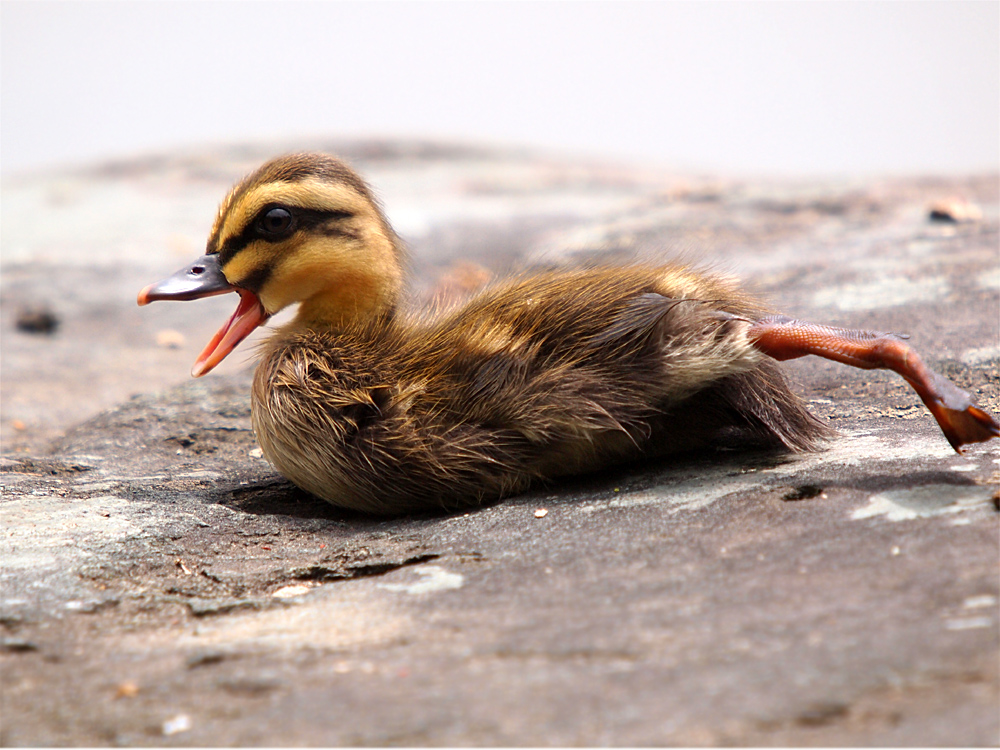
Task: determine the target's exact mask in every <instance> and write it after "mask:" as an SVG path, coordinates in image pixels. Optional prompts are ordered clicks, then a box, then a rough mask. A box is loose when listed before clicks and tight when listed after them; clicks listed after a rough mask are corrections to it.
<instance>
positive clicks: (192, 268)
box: [138, 254, 269, 378]
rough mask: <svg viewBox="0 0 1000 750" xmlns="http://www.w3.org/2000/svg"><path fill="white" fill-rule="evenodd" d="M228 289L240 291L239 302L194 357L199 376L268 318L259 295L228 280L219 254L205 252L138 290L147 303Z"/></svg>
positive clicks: (140, 296) (194, 372)
mask: <svg viewBox="0 0 1000 750" xmlns="http://www.w3.org/2000/svg"><path fill="white" fill-rule="evenodd" d="M226 292H236V293H238V294H239V295H240V304H239V306H238V307H237V308H236V312H234V313H233V315H232V317H231V318H230V319H229V320H228V321H227V322H226V324H225V325H224V326H223V327H222V328H220V329H219V332H218V333H216V334H215V336H213V337H212V340H211V341H209V342H208V346H206V347H205V349H204V351H202V353H201V354H199V355H198V359H197V360H195V363H194V367H193V368H192V369H191V375H192V376H194V377H196V378H200V377H201V376H202V375H204V374H205V373H207V372H210V371H211V370H212V369H213V368H214V367H215V366H216V365H217V364H219V363H220V362H221V361H222V360H224V359H225V358H226V356H227V355H228V354H229V353H230V352H231V351H232V350H233V349H235V348H236V346H237V345H238V344H239V343H240V342H241V341H242V340H243V339H245V338H246V337H247V336H249V335H250V334H251V333H253V331H254V329H255V328H257V327H258V326H260V325H263V324H264V323H265V322H266V321H267V319H268V317H269V316H268V314H267V312H265V310H264V306H263V305H262V304H261V303H260V299H259V298H258V297H257V295H256V294H254V293H253V292H251V291H249V290H248V289H241V288H240V287H237V286H233V285H232V284H230V283H229V281H227V280H226V276H225V274H223V273H222V268H220V267H219V256H218V255H216V254H212V255H203V256H201V257H200V258H198V260H196V261H195V262H194V263H192V264H191V265H189V266H186V267H184V268H182V269H181V270H180V271H178V272H177V273H175V274H174V275H173V276H170V277H168V278H166V279H164V280H163V281H160V282H157V283H156V284H150V285H149V286H147V287H146V288H145V289H143V290H142V291H141V292H139V298H138V302H139V304H140V305H148V304H149V303H150V302H155V301H156V300H161V299H172V300H191V299H201V298H202V297H213V296H215V295H216V294H225V293H226Z"/></svg>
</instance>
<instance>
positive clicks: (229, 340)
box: [191, 289, 268, 378]
mask: <svg viewBox="0 0 1000 750" xmlns="http://www.w3.org/2000/svg"><path fill="white" fill-rule="evenodd" d="M236 291H237V292H239V295H240V304H239V306H238V307H237V308H236V312H234V313H233V317H231V318H230V319H229V320H228V321H227V322H226V324H225V325H224V326H222V328H220V329H219V332H218V333H216V334H215V336H213V337H212V340H211V341H209V342H208V346H206V347H205V350H204V351H203V352H202V353H201V354H199V355H198V359H197V360H195V363H194V367H192V368H191V375H193V376H194V377H196V378H200V377H201V376H202V375H204V374H205V373H206V372H211V371H212V369H213V368H214V367H215V366H216V365H217V364H219V362H221V361H222V360H224V359H225V358H226V356H227V355H228V354H229V352H231V351H232V350H233V349H235V348H236V346H237V345H238V344H239V343H240V342H241V341H242V340H243V339H245V338H246V337H247V336H249V335H250V334H251V333H253V331H254V329H255V328H257V326H259V325H261V324H263V323H264V322H266V321H267V319H268V314H267V313H266V312H264V306H263V305H261V304H260V300H259V299H257V295H256V294H254V293H253V292H248V291H247V290H245V289H237V290H236Z"/></svg>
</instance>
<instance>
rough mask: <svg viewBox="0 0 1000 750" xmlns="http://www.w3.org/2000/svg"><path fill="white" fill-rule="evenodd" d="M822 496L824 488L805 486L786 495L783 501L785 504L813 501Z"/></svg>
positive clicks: (812, 485)
mask: <svg viewBox="0 0 1000 750" xmlns="http://www.w3.org/2000/svg"><path fill="white" fill-rule="evenodd" d="M821 494H823V488H822V487H819V486H817V485H815V484H804V485H802V486H801V487H796V488H794V489H793V490H791V491H790V492H787V493H785V495H783V496H782V498H781V499H782V500H784V501H785V502H796V501H798V500H811V499H812V498H814V497H817V496H818V495H821Z"/></svg>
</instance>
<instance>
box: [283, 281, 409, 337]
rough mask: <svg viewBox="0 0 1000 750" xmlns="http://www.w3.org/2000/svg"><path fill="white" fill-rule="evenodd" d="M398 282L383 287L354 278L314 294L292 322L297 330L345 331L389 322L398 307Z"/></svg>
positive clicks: (379, 283)
mask: <svg viewBox="0 0 1000 750" xmlns="http://www.w3.org/2000/svg"><path fill="white" fill-rule="evenodd" d="M399 285H400V284H399V282H398V281H396V282H395V283H393V284H391V285H386V284H385V280H384V279H382V280H379V282H378V283H376V282H375V281H374V280H373V279H370V278H353V279H350V280H347V283H343V284H340V285H338V286H337V288H335V289H328V290H325V291H323V292H319V293H317V294H314V295H313V296H312V297H310V298H309V299H307V300H304V301H303V302H302V303H301V304H300V305H299V309H298V312H297V313H296V315H295V318H294V320H293V322H292V325H293V326H294V327H296V328H306V329H325V330H334V331H337V330H345V329H348V328H355V327H357V326H362V325H366V324H368V323H371V322H374V321H376V320H384V319H391V318H392V317H393V316H394V315H395V312H396V308H397V306H398V304H399V297H400V289H399Z"/></svg>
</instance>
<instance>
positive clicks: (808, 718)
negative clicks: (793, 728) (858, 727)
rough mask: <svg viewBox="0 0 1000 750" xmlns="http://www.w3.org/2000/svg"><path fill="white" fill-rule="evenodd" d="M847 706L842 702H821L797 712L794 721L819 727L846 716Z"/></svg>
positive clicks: (806, 725) (807, 725)
mask: <svg viewBox="0 0 1000 750" xmlns="http://www.w3.org/2000/svg"><path fill="white" fill-rule="evenodd" d="M849 710H850V707H849V706H845V705H844V704H842V703H822V704H819V705H815V706H811V707H810V708H807V709H806V710H805V711H803V712H802V713H801V714H799V715H798V716H797V717H796V719H795V723H797V724H799V725H800V726H804V727H820V726H823V725H824V724H829V723H831V722H833V721H836V720H837V719H841V718H843V717H845V716H847V713H848V711H849Z"/></svg>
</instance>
